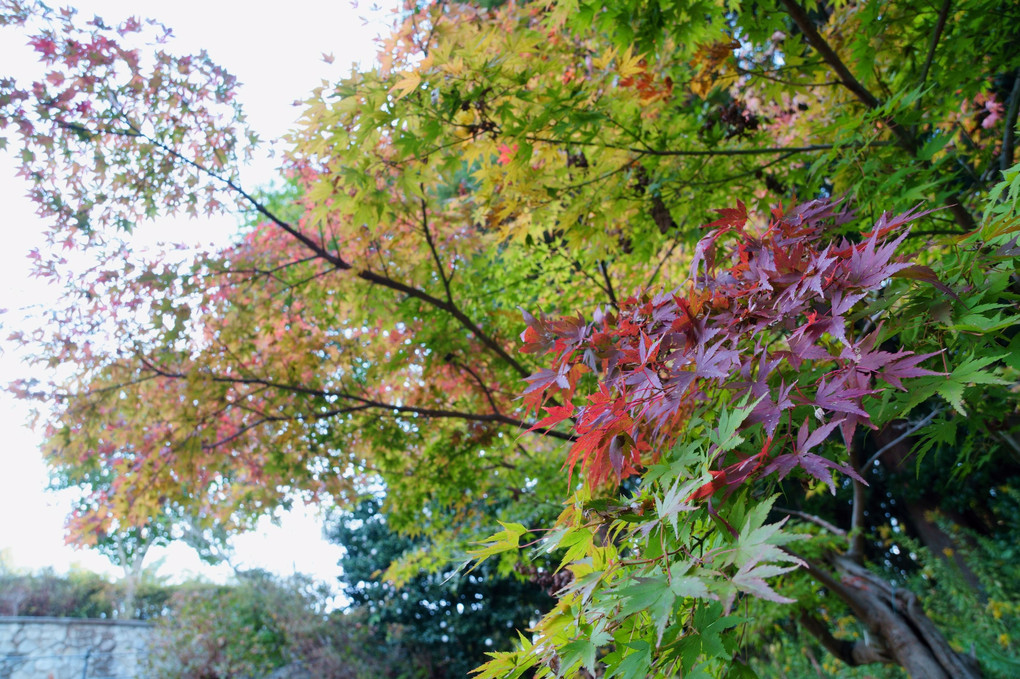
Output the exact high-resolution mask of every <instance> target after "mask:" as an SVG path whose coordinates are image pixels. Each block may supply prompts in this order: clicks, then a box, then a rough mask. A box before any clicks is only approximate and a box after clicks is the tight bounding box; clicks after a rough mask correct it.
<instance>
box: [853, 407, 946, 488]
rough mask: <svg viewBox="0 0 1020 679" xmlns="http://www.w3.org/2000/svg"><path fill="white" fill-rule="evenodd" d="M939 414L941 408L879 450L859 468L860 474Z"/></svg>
mask: <svg viewBox="0 0 1020 679" xmlns="http://www.w3.org/2000/svg"><path fill="white" fill-rule="evenodd" d="M941 414H942V408H936V409H935V410H933V411H931V412H930V413H928V414H927V415H925V416H924V418H923V419H921V420H920V421H919V422H917V423H916V424H914V426H912V427H911V428H910V429H908V430H906V431H905V432H903V433H902V434H900V435H899V436H897V437H896V438H894V439H893V440H892V441H890V442H889V443H887V444H885V445H884V446H882V447H881V448H879V449H878V450H877V451H876V452H875V454H874V455H872V456H871V457H869V458H868V461H867V462H865V463H864V466H863V467H861V469H860V471H861V473H862V474H864V473H866V472H867V471H868V470H869V469H871V465H873V464H875V461H876V460H878V458H880V457H882V455H883V454H884V453H885V452H886V451H887V450H890V449H891V448H893V446H896V445H897V444H899V443H900V442H901V441H903V440H904V439H906V438H907V437H909V436H911V435H913V434H914V432H916V431H917V430H918V429H923V428H924V427H927V426H928V424H929V423H930V422H931V421H932V420H934V419H935V418H936V417H937V416H938V415H941Z"/></svg>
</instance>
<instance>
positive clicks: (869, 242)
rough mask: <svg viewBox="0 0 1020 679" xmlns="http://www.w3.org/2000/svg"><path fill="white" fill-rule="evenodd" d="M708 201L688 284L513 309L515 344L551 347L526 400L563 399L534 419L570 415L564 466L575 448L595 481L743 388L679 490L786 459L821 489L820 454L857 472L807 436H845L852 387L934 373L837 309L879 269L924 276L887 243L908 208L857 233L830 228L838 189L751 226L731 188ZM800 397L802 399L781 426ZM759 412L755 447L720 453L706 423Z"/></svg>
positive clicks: (855, 420)
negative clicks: (572, 314)
mask: <svg viewBox="0 0 1020 679" xmlns="http://www.w3.org/2000/svg"><path fill="white" fill-rule="evenodd" d="M718 212H719V213H720V214H721V218H720V219H719V220H717V221H715V222H712V223H711V224H708V225H707V228H709V229H710V230H709V231H708V232H707V233H706V234H705V235H704V237H703V238H702V239H701V240H700V242H699V243H698V245H697V247H696V249H695V253H694V258H693V263H692V267H691V282H690V284H689V285H688V287H687V288H686V289H678V290H674V291H671V292H662V293H659V294H656V295H654V296H649V295H647V294H646V295H641V296H632V297H630V298H628V299H626V300H623V301H622V302H621V303H620V305H619V309H618V310H613V309H601V308H600V309H598V310H596V312H595V313H594V315H593V318H592V320H591V322H585V321H584V320H583V319H580V318H566V319H558V320H553V319H550V318H547V317H544V316H540V317H534V316H531V315H530V314H526V316H525V321H526V322H527V325H528V327H527V330H525V332H524V334H523V335H522V339H523V341H524V347H523V349H522V350H523V351H525V352H535V353H546V354H551V355H552V356H553V357H554V359H553V365H552V366H551V367H550V368H547V369H543V370H541V371H539V372H538V373H536V374H534V375H532V376H531V377H530V378H529V382H530V386H529V387H528V388H527V390H526V392H525V402H526V403H527V405H528V406H529V407H530V408H535V409H537V408H538V407H541V406H543V405H545V404H546V403H548V399H550V398H554V399H555V400H556V402H557V403H565V404H566V405H546V406H545V409H546V410H547V411H548V412H549V416H548V417H546V418H544V419H543V420H541V421H540V422H539V425H538V426H542V427H549V426H552V425H554V424H557V423H559V422H562V421H564V420H566V419H567V418H574V420H575V422H576V424H575V430H576V434H577V440H576V441H575V442H574V443H573V445H572V447H571V449H570V452H569V455H568V458H567V462H566V466H567V467H569V468H570V470H571V471H573V469H574V467H575V466H576V465H577V464H578V463H579V462H580V463H581V465H582V467H583V468H584V470H585V472H586V473H587V475H588V479H589V482H590V483H592V484H593V485H598V484H599V483H602V482H604V481H606V480H607V479H610V478H613V479H615V480H617V481H619V480H621V479H623V478H626V477H627V476H631V475H634V474H637V473H640V472H641V470H642V469H643V468H645V467H646V466H647V465H648V464H650V463H652V462H654V461H655V460H656V459H657V457H658V456H659V453H660V451H662V450H666V449H668V448H669V447H670V446H671V445H672V444H673V443H674V442H676V441H677V440H678V439H679V438H680V437H681V435H682V433H683V431H684V427H685V424H686V423H688V422H689V421H690V419H691V417H692V415H693V414H694V413H699V414H701V415H702V416H706V415H709V414H710V413H712V412H714V411H719V410H722V409H723V408H724V407H725V405H726V401H727V400H729V402H730V403H732V404H739V403H744V404H746V407H745V408H744V410H743V417H742V419H741V420H740V421H739V424H738V425H737V427H736V428H735V430H734V431H732V432H723V430H725V429H726V426H724V425H720V426H719V427H718V429H717V432H716V433H717V435H718V436H717V437H716V439H717V444H716V445H715V446H714V448H715V456H714V458H713V460H714V466H715V467H717V469H716V470H714V471H712V472H711V475H712V480H711V481H710V482H708V483H706V484H705V485H704V486H702V487H701V488H699V489H697V490H695V491H694V493H693V494H692V495H691V498H692V499H699V498H705V497H708V496H710V495H712V494H713V493H714V492H716V491H717V490H720V489H723V488H727V489H730V490H732V489H735V488H736V487H737V486H739V485H740V484H743V483H744V482H747V481H749V480H753V479H754V478H760V477H762V476H766V475H769V474H771V473H773V472H775V473H777V474H778V476H779V478H780V479H782V478H783V477H785V476H787V475H788V474H790V473H791V472H792V471H793V470H794V469H797V468H800V469H802V470H803V471H804V472H806V473H807V474H808V475H810V476H811V477H814V478H815V479H817V480H819V481H822V482H824V483H826V484H828V485H829V486H830V488H831V489H833V491H834V490H835V484H834V481H833V479H832V470H838V471H841V472H843V473H845V474H848V475H850V476H852V477H854V478H856V479H858V480H861V479H860V476H859V475H858V473H857V472H856V471H855V470H854V469H853V468H852V467H851V466H849V465H846V464H842V463H840V462H837V461H834V460H832V459H829V458H827V457H823V456H822V455H819V454H817V453H816V452H812V451H813V450H815V449H817V448H818V447H819V446H820V445H821V444H822V443H823V442H824V441H825V440H826V439H828V438H829V436H830V434H832V433H833V432H834V431H835V430H836V429H837V428H838V429H839V430H840V431H841V433H842V436H843V440H844V442H845V443H846V444H847V446H848V447H849V446H850V444H851V442H852V440H853V436H854V432H855V430H856V428H857V427H858V426H864V427H870V428H874V425H873V424H872V422H871V418H870V416H869V413H868V410H867V408H866V407H865V403H864V400H865V399H866V398H867V397H869V396H872V395H875V394H877V393H878V392H879V391H881V387H880V386H879V383H878V380H882V381H883V382H885V383H887V384H889V385H892V386H893V387H896V388H899V389H903V384H902V381H901V380H903V379H904V378H909V377H919V376H923V375H934V374H938V373H934V372H933V371H931V370H928V369H925V368H922V367H919V364H920V363H921V362H922V361H924V360H925V359H927V358H929V357H931V356H933V355H934V354H920V355H918V354H914V353H913V352H910V351H885V350H883V349H882V348H881V344H882V343H881V342H880V338H881V334H882V325H881V323H879V324H878V325H877V326H876V325H873V324H872V320H871V319H870V318H869V317H868V316H867V315H864V316H863V317H862V318H861V319H860V326H861V327H859V328H855V326H854V323H853V319H851V318H850V313H851V312H852V311H854V310H856V309H858V308H859V307H860V306H861V305H863V304H865V303H866V301H867V299H868V298H869V297H874V296H877V295H878V294H879V293H880V291H881V289H882V288H883V286H884V284H885V282H886V281H887V280H888V279H889V278H890V277H892V276H896V275H900V276H909V277H913V278H921V279H926V280H933V278H934V274H932V273H931V272H930V271H926V270H925V268H924V267H920V266H917V265H912V264H910V263H909V262H908V261H906V258H905V257H898V256H897V255H896V250H897V247H898V246H899V245H900V243H901V242H902V241H903V239H904V238H905V237H906V235H907V231H908V230H907V229H906V228H904V227H905V226H906V225H907V224H908V223H910V222H911V221H912V220H914V219H917V218H918V217H919V216H921V213H918V212H916V211H915V212H908V213H905V214H902V215H899V216H896V217H889V216H887V215H883V216H882V217H881V218H880V219H879V220H878V222H877V223H876V224H875V225H874V226H873V228H872V229H871V230H870V231H869V232H867V233H864V234H861V237H860V238H859V239H851V238H850V237H841V238H838V239H833V238H831V236H832V232H833V230H834V229H836V228H841V227H845V226H846V225H847V224H848V223H849V222H850V221H851V220H852V218H853V216H852V215H851V214H850V213H849V212H847V211H845V210H842V209H841V208H840V206H839V204H838V202H837V201H832V200H814V201H810V202H807V203H804V204H801V205H799V206H796V207H793V208H792V209H789V210H788V211H786V212H783V211H782V210H779V209H777V210H774V211H773V215H772V219H771V222H770V223H769V225H768V227H767V229H766V230H765V231H764V233H762V234H761V235H755V234H754V233H752V231H751V230H750V229H749V228H748V227H747V224H748V216H747V212H746V209H745V207H744V205H743V204H742V203H738V206H737V207H736V208H730V209H724V210H719V211H718ZM894 236H895V237H894ZM940 287H944V286H940ZM587 372H592V373H595V374H597V375H598V387H597V389H596V390H594V391H593V393H590V394H588V395H587V397H586V402H585V403H584V404H583V405H581V406H579V407H575V406H573V405H571V401H572V399H573V397H574V396H575V395H576V392H577V391H578V383H579V382H578V377H579V376H580V375H581V374H583V373H587ZM805 407H806V408H805ZM798 408H801V411H802V412H805V413H809V414H808V415H807V416H805V417H804V418H803V422H802V424H800V426H799V427H795V420H794V414H795V410H796V409H798ZM798 414H799V413H798ZM798 419H799V418H798ZM784 423H785V424H784ZM759 425H760V426H761V433H762V436H760V440H761V441H762V445H761V448H760V450H759V451H758V452H757V453H754V454H736V455H735V458H736V459H734V457H733V456H727V454H726V453H727V451H728V450H729V449H730V448H733V447H735V444H734V445H729V446H727V445H725V442H724V441H721V440H719V439H720V438H728V439H729V440H730V441H735V439H734V436H737V437H740V441H743V440H744V436H748V435H749V434H748V431H749V430H750V429H751V428H752V427H757V426H759ZM795 429H796V432H794V430H795ZM742 434H743V436H742Z"/></svg>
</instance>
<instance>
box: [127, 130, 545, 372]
mask: <svg viewBox="0 0 1020 679" xmlns="http://www.w3.org/2000/svg"><path fill="white" fill-rule="evenodd" d="M125 124H127V125H128V126H129V127H130V128H131V130H132V135H131V136H136V137H140V138H143V139H146V140H148V141H149V142H151V143H152V144H153V145H154V146H156V147H157V148H160V149H162V150H163V151H164V152H165V153H167V154H169V155H170V156H172V157H173V158H176V159H178V160H181V161H183V162H184V163H186V164H188V165H189V166H191V167H193V168H195V169H196V170H198V171H199V172H202V173H204V174H206V175H208V176H210V177H212V178H213V179H215V180H217V181H219V182H221V183H223V184H224V185H225V186H227V187H228V188H229V189H231V190H232V191H235V192H236V193H237V194H238V195H239V196H241V197H242V198H244V199H245V200H246V201H248V202H249V203H250V204H251V205H252V206H253V207H254V208H255V210H256V211H257V212H258V213H259V214H261V215H263V216H264V217H266V218H267V219H269V220H270V221H271V222H273V223H274V224H276V225H277V226H278V227H280V228H281V229H283V230H284V231H285V232H286V233H288V234H289V235H291V236H292V237H293V238H295V239H296V240H298V241H299V242H300V243H302V244H303V245H304V246H305V247H307V248H308V249H310V250H311V251H312V252H314V253H315V254H316V255H317V256H318V257H320V258H321V259H324V260H325V261H327V262H329V263H330V264H332V265H333V266H334V267H336V268H337V269H341V270H345V271H346V270H350V269H352V265H351V264H350V263H349V262H347V261H345V260H344V259H343V258H342V257H340V256H338V255H334V254H332V253H331V252H329V251H328V250H326V249H325V248H324V247H322V246H321V245H319V244H318V243H316V242H315V241H314V240H312V239H311V238H310V237H308V236H307V235H306V234H304V233H302V232H301V231H300V230H298V229H297V228H295V227H294V226H293V225H291V224H289V223H287V222H285V221H284V220H283V219H281V218H280V217H278V216H277V215H275V214H274V213H273V212H272V211H271V210H269V208H267V207H266V206H265V205H263V204H262V203H260V202H259V201H258V200H257V199H256V198H255V197H254V196H252V195H251V194H250V193H248V192H247V191H245V190H244V189H243V188H241V186H239V185H238V184H237V183H235V182H234V181H233V180H231V179H229V178H227V177H224V176H222V175H220V174H217V173H216V172H213V171H212V170H210V169H208V168H206V167H205V166H203V165H202V164H201V163H198V162H196V161H194V160H191V159H190V158H188V157H186V156H184V155H182V154H181V153H179V152H178V151H177V150H175V149H173V148H171V147H169V146H167V145H166V144H164V143H163V142H161V141H159V140H158V139H154V138H152V137H149V136H148V135H146V134H144V133H142V132H141V131H140V130H139V129H138V128H137V127H135V126H134V125H132V124H131V122H130V121H128V120H126V119H125ZM354 275H355V276H357V277H358V278H360V279H362V280H363V281H366V282H369V283H373V284H375V285H379V286H381V287H384V288H389V289H390V290H394V291H396V292H402V293H404V294H405V295H407V296H409V297H413V298H416V299H419V300H421V301H423V302H425V303H426V304H429V305H430V306H433V307H435V308H436V309H439V310H441V311H445V312H446V313H448V314H450V315H451V316H453V317H454V318H455V319H457V321H458V322H460V324H461V325H462V326H463V327H464V328H465V329H467V330H468V331H470V332H471V333H472V334H473V335H474V336H475V337H477V338H478V340H479V341H480V342H481V343H482V344H484V345H485V346H486V347H487V348H488V349H490V350H491V351H492V352H493V353H495V354H496V355H497V356H498V357H499V358H500V359H502V360H503V361H504V362H505V363H506V364H507V365H508V366H510V368H512V369H513V370H514V372H516V373H517V374H518V375H520V376H521V377H528V376H529V375H530V374H531V372H530V371H529V370H527V369H526V368H525V367H524V366H523V365H521V364H520V363H519V362H518V361H517V360H516V359H515V358H514V357H513V356H511V355H510V354H509V353H507V351H506V350H505V349H504V348H503V347H502V346H501V345H500V344H499V342H497V341H496V340H495V339H494V338H493V337H490V336H489V335H488V334H486V333H485V332H484V331H483V330H482V329H481V328H480V327H479V326H478V324H477V323H475V322H474V321H473V320H471V319H470V318H469V317H468V316H467V315H466V314H465V313H464V312H463V311H461V310H460V309H459V308H458V307H457V306H456V305H455V304H453V303H451V302H449V301H444V300H441V299H439V298H438V297H434V296H432V295H430V294H428V293H427V292H425V291H424V290H421V289H419V288H416V287H414V286H411V285H407V284H406V283H401V282H400V281H396V280H394V279H392V278H390V277H389V276H384V275H381V274H378V273H376V272H374V271H372V270H370V269H362V270H360V271H355V272H354Z"/></svg>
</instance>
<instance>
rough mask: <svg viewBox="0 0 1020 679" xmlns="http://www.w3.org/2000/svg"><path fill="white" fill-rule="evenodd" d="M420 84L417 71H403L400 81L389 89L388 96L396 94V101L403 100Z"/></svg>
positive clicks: (419, 76)
mask: <svg viewBox="0 0 1020 679" xmlns="http://www.w3.org/2000/svg"><path fill="white" fill-rule="evenodd" d="M420 84H421V75H420V74H419V73H418V72H417V71H405V72H404V73H402V74H400V79H399V80H397V83H396V84H395V85H394V86H393V87H391V88H390V94H392V93H394V92H396V93H397V99H403V98H404V97H406V96H407V95H408V94H410V93H411V92H413V91H414V90H415V89H417V87H418V85H420Z"/></svg>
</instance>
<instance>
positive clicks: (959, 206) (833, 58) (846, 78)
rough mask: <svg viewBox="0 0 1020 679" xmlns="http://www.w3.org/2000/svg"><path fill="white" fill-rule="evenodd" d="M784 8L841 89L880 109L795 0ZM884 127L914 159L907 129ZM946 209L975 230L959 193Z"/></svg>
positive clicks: (889, 122) (926, 164) (890, 120)
mask: <svg viewBox="0 0 1020 679" xmlns="http://www.w3.org/2000/svg"><path fill="white" fill-rule="evenodd" d="M780 1H781V2H782V4H783V6H784V7H786V11H787V13H788V14H789V15H790V18H791V19H793V22H794V23H795V24H797V28H799V29H800V31H801V33H803V34H804V37H805V38H806V39H807V41H808V44H810V45H811V47H813V48H814V49H815V51H816V52H818V54H819V55H820V56H821V57H822V59H823V60H824V61H825V63H827V64H828V65H829V68H831V69H832V70H833V71H834V72H835V73H836V76H837V77H838V78H839V80H840V82H842V83H843V86H844V87H846V88H847V89H848V90H850V92H852V93H853V95H854V96H855V97H857V99H858V101H860V102H861V103H862V104H864V106H866V107H867V108H868V109H872V110H874V109H876V108H878V107H879V106H881V103H882V102H881V101H879V99H878V97H876V96H875V95H874V94H872V93H871V92H870V91H869V90H868V88H866V87H865V86H864V85H863V84H862V83H861V82H860V81H859V80H857V78H855V77H854V75H853V73H851V72H850V69H849V68H847V66H846V64H844V63H843V60H842V59H840V58H839V55H838V54H836V52H835V50H833V49H832V47H831V46H830V45H829V43H828V42H827V41H826V40H825V38H823V37H822V35H821V34H820V33H819V32H818V29H816V28H815V25H814V22H813V21H811V18H810V17H809V16H808V14H807V12H806V11H805V10H804V8H803V7H801V6H800V5H799V4H797V2H796V0H780ZM884 123H885V125H886V126H887V127H888V128H889V131H890V132H892V133H893V136H895V137H896V139H897V141H898V142H899V145H900V146H901V147H902V148H903V149H904V150H906V151H907V153H909V154H910V155H911V156H913V157H915V158H916V157H917V154H918V150H919V144H918V143H917V138H916V137H915V136H914V135H913V134H911V133H910V130H908V129H906V128H905V127H903V126H902V125H900V124H899V123H898V122H896V120H895V119H894V118H892V117H891V116H886V117H885V119H884ZM922 165H923V166H924V167H925V168H929V167H931V163H929V162H927V161H924V162H922ZM943 202H944V203H945V204H946V206H947V207H948V208H949V210H950V212H952V213H953V217H954V218H955V219H956V223H957V224H959V225H960V227H962V228H963V229H964V230H965V231H973V230H974V229H975V228H977V222H975V221H974V217H973V215H971V214H970V211H969V210H967V208H965V207H964V206H963V201H962V199H961V198H960V196H959V194H957V193H955V192H954V193H951V194H949V195H947V196H946V197H945V199H944V201H943Z"/></svg>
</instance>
